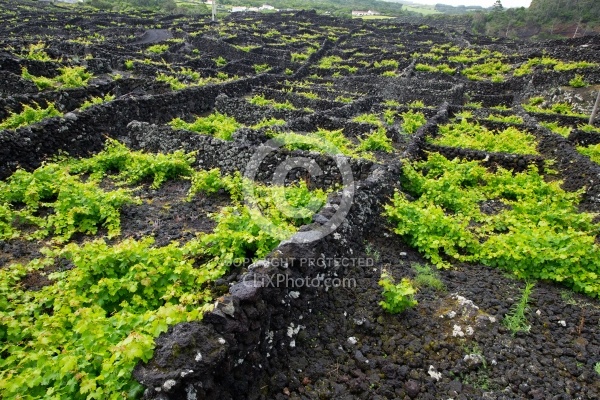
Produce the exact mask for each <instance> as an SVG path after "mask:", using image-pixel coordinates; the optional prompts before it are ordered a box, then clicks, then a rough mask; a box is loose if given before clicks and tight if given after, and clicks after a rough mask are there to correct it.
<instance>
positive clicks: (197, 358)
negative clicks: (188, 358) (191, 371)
mask: <svg viewBox="0 0 600 400" xmlns="http://www.w3.org/2000/svg"><path fill="white" fill-rule="evenodd" d="M194 360H196V362H200V361H202V354H200V352H198V354H196V357H195V358H194Z"/></svg>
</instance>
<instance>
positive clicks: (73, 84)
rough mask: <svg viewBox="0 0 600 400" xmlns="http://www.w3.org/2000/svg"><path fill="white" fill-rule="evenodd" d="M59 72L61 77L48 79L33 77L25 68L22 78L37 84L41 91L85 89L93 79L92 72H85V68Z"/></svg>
mask: <svg viewBox="0 0 600 400" xmlns="http://www.w3.org/2000/svg"><path fill="white" fill-rule="evenodd" d="M58 70H59V72H60V75H58V76H57V77H55V78H46V77H44V76H34V75H31V74H30V73H29V72H28V71H27V68H23V72H22V74H21V76H22V77H23V79H26V80H29V81H32V82H33V83H35V85H36V86H37V87H38V88H39V89H40V90H44V89H49V88H59V87H60V88H64V89H73V88H78V87H83V86H86V85H87V84H88V81H89V80H90V79H91V78H92V77H93V75H92V73H91V72H87V71H86V70H85V67H61V68H59V69H58Z"/></svg>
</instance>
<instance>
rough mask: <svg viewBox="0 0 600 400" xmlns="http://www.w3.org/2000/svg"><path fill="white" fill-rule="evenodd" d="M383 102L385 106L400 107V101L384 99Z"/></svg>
mask: <svg viewBox="0 0 600 400" xmlns="http://www.w3.org/2000/svg"><path fill="white" fill-rule="evenodd" d="M383 104H384V105H385V106H387V107H400V103H399V102H398V101H396V100H386V101H384V102H383Z"/></svg>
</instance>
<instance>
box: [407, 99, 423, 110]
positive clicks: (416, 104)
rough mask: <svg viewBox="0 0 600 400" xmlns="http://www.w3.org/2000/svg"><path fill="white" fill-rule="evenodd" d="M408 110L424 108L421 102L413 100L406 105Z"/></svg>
mask: <svg viewBox="0 0 600 400" xmlns="http://www.w3.org/2000/svg"><path fill="white" fill-rule="evenodd" d="M406 106H407V107H408V108H425V103H423V101H421V100H415V101H412V102H410V103H408V104H407V105H406Z"/></svg>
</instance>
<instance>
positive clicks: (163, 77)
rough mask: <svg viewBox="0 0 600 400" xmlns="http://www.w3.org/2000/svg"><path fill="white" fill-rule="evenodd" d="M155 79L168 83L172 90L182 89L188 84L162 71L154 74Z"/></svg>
mask: <svg viewBox="0 0 600 400" xmlns="http://www.w3.org/2000/svg"><path fill="white" fill-rule="evenodd" d="M156 80H157V81H158V82H165V83H167V84H169V86H170V87H171V89H172V90H182V89H185V88H187V87H188V86H189V85H188V84H187V83H183V82H181V81H180V80H179V79H178V78H177V77H176V76H172V75H167V74H165V73H164V72H159V73H158V74H157V75H156Z"/></svg>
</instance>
